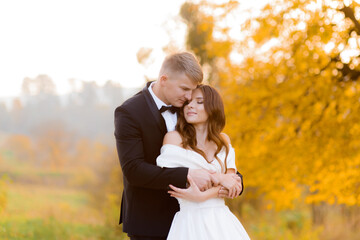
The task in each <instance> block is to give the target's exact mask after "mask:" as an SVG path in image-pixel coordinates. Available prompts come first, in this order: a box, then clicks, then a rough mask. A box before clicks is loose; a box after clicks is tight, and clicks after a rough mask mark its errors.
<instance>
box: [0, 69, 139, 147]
mask: <svg viewBox="0 0 360 240" xmlns="http://www.w3.org/2000/svg"><path fill="white" fill-rule="evenodd" d="M69 81H70V84H71V86H72V91H71V92H70V93H68V94H66V95H61V96H60V95H57V92H56V86H55V84H54V83H53V81H52V79H51V78H50V77H49V76H47V75H39V76H37V77H36V78H33V79H31V78H25V79H24V81H23V84H22V91H21V96H19V97H17V98H15V99H13V100H12V104H11V108H9V107H7V106H6V104H5V103H4V102H0V132H1V133H3V134H6V135H8V134H24V135H29V136H34V135H37V133H39V132H41V131H42V129H44V128H46V127H61V128H63V129H64V130H66V131H67V132H71V133H72V136H73V137H75V138H77V137H78V138H90V139H99V138H100V139H102V140H104V141H105V142H109V141H111V139H112V136H113V135H112V134H113V129H114V126H113V125H114V124H113V113H114V109H115V108H116V107H117V106H118V105H120V104H121V103H122V102H123V101H124V100H126V99H127V98H129V97H130V96H131V95H133V94H135V93H136V92H137V91H139V89H135V88H131V89H129V88H124V87H122V86H121V85H120V84H117V83H114V82H112V81H107V82H106V83H105V84H104V85H103V86H99V85H98V84H96V82H86V81H80V80H69Z"/></svg>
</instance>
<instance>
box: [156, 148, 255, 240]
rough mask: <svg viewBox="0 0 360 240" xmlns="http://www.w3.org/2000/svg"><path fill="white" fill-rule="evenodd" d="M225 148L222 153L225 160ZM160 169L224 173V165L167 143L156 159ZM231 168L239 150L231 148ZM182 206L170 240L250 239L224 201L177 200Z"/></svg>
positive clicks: (220, 157) (229, 164)
mask: <svg viewBox="0 0 360 240" xmlns="http://www.w3.org/2000/svg"><path fill="white" fill-rule="evenodd" d="M225 155H226V153H225V148H223V149H222V150H221V151H220V152H219V153H218V155H217V156H218V157H219V159H220V160H222V161H224V159H225ZM156 162H157V165H158V166H160V167H167V168H172V167H188V168H192V169H207V170H213V171H217V172H220V171H221V166H220V164H219V163H218V161H217V160H216V159H214V160H213V161H212V162H211V163H208V162H207V161H206V160H205V158H204V157H203V156H202V155H200V154H199V153H197V152H195V151H193V150H189V149H184V148H182V147H179V146H176V145H172V144H165V145H163V146H162V148H161V154H160V155H159V157H158V158H157V159H156ZM227 168H234V169H236V166H235V151H234V149H233V148H232V147H231V145H230V149H229V154H228V157H227ZM177 200H178V202H179V205H180V211H178V212H177V213H176V214H175V216H174V219H173V222H172V224H171V228H170V231H169V234H168V238H167V239H168V240H177V239H179V240H212V239H213V240H227V239H229V240H235V239H239V240H250V238H249V236H248V234H247V233H246V231H245V229H244V227H243V226H242V224H241V223H240V221H239V220H238V219H237V218H236V217H235V215H234V214H233V213H232V212H231V211H230V210H229V208H228V207H227V206H226V205H225V201H224V199H223V198H212V199H209V200H207V201H204V202H191V201H187V200H184V199H177Z"/></svg>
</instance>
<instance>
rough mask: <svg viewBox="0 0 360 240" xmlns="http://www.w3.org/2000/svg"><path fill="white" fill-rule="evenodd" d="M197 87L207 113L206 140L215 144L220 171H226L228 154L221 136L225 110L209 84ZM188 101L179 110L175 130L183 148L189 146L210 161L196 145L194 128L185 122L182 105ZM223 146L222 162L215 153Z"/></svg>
mask: <svg viewBox="0 0 360 240" xmlns="http://www.w3.org/2000/svg"><path fill="white" fill-rule="evenodd" d="M197 89H200V90H201V92H202V94H203V97H204V108H205V111H206V113H207V114H208V119H207V123H208V126H207V127H208V135H207V140H208V141H212V142H214V143H215V144H216V145H217V149H216V152H215V158H216V160H217V161H218V162H219V164H220V166H221V171H222V172H225V173H226V170H227V164H226V159H227V156H228V154H229V146H228V143H227V142H226V141H225V140H224V138H223V137H222V136H221V132H222V130H223V129H224V127H225V112H224V104H223V101H222V99H221V96H220V94H219V93H218V92H217V91H216V90H215V89H214V88H213V87H211V86H208V85H199V86H198V87H197ZM187 104H188V103H185V104H184V106H183V107H182V108H181V109H180V111H179V118H178V123H177V125H176V130H177V131H178V132H179V133H180V136H181V138H182V144H183V147H184V148H190V149H192V150H194V151H195V152H197V153H199V154H201V155H202V156H203V157H204V158H205V159H206V161H207V162H209V163H210V162H211V161H212V159H207V157H206V154H205V153H204V151H202V150H201V149H199V148H198V147H197V141H196V130H195V128H194V126H193V125H192V124H189V123H188V122H186V120H185V117H184V107H185V106H186V105H187ZM223 147H225V151H226V157H225V160H224V163H225V164H223V162H222V161H221V160H220V159H219V158H218V156H217V154H218V153H219V152H220V151H221V149H222V148H223Z"/></svg>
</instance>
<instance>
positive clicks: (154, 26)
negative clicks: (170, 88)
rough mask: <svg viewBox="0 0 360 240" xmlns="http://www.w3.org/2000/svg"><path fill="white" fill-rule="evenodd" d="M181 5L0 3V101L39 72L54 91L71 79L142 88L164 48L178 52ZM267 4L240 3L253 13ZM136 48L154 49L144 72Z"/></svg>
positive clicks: (144, 1) (51, 0)
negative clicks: (173, 47)
mask: <svg viewBox="0 0 360 240" xmlns="http://www.w3.org/2000/svg"><path fill="white" fill-rule="evenodd" d="M186 1H187V0H152V1H150V0H61V1H60V0H57V1H55V0H11V1H10V0H9V1H7V0H2V1H1V0H0V98H4V97H13V96H17V95H19V94H20V92H21V84H22V81H23V79H24V78H25V77H30V78H35V77H36V76H38V75H39V74H46V75H48V76H50V77H51V78H52V79H53V81H54V82H55V84H56V86H57V90H58V93H60V94H62V93H65V92H67V91H69V84H68V80H69V79H76V80H85V81H96V82H97V83H98V84H100V85H102V84H103V83H105V82H106V81H108V80H112V81H114V82H117V83H120V84H121V85H122V86H124V87H141V86H143V85H144V83H145V78H144V76H145V75H146V76H148V77H151V78H156V77H157V74H158V71H159V69H160V66H161V63H162V61H163V59H164V57H165V54H164V52H163V51H162V48H163V47H164V46H166V45H167V44H168V43H169V42H170V41H171V40H172V41H175V44H176V46H177V47H184V41H185V40H184V39H185V33H186V26H185V24H184V23H182V22H181V20H180V17H179V10H180V7H181V5H182V4H183V3H184V2H186ZM188 1H190V0H188ZM199 1H200V0H193V1H192V2H199ZM211 1H212V2H218V3H219V2H227V0H211ZM265 1H266V0H253V1H239V2H240V4H241V6H244V7H245V8H247V7H249V8H254V7H256V8H258V7H259V3H263V2H265ZM260 5H262V4H260ZM235 15H240V16H245V15H244V14H235ZM235 15H234V17H235ZM234 19H235V18H234ZM231 21H233V20H231ZM232 24H233V25H235V26H239V24H238V22H236V21H235V22H232ZM233 30H234V32H235V33H236V34H240V32H241V30H240V29H239V28H234V29H233ZM142 47H145V48H152V49H153V53H152V55H151V59H152V60H153V62H152V64H149V65H148V66H147V67H144V66H142V65H140V64H139V63H138V61H137V58H136V53H137V52H138V50H139V49H140V48H142ZM181 50H184V49H181Z"/></svg>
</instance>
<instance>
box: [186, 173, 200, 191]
mask: <svg viewBox="0 0 360 240" xmlns="http://www.w3.org/2000/svg"><path fill="white" fill-rule="evenodd" d="M188 180H189V184H190V187H193V188H194V189H196V190H199V187H198V186H197V185H196V183H195V182H194V179H193V178H192V177H190V176H189V177H188ZM199 191H200V190H199Z"/></svg>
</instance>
